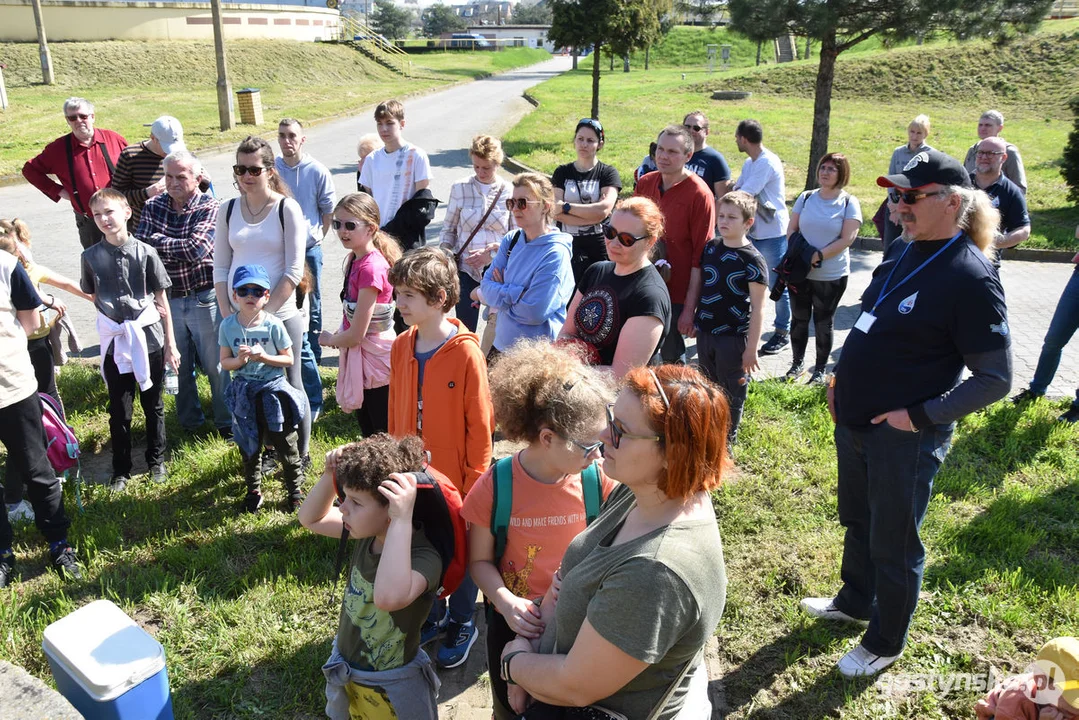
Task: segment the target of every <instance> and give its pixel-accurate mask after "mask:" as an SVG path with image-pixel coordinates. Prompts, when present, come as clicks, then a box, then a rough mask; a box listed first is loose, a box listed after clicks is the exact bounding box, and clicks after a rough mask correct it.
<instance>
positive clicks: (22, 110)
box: [0, 40, 549, 178]
mask: <svg viewBox="0 0 1079 720" xmlns="http://www.w3.org/2000/svg"><path fill="white" fill-rule="evenodd" d="M50 49H51V52H52V57H53V66H54V68H55V72H56V84H55V85H53V86H44V85H41V84H40V81H41V70H40V65H39V64H38V56H37V44H36V43H6V44H0V56H2V57H3V59H4V62H5V63H6V64H7V66H8V67H7V69H6V70H5V71H4V77H5V80H6V82H7V87H8V96H9V101H10V103H11V104H10V106H9V107H8V109H7V110H6V111H5V112H0V178H2V177H4V176H6V175H16V174H18V173H19V171H20V170H21V169H22V166H23V163H25V162H26V161H27V160H29V159H30V158H31V157H33V156H34V155H36V154H37V153H39V152H41V148H43V147H44V146H45V145H46V144H47V143H48V142H50V141H52V140H53V139H55V138H56V137H58V136H59V135H61V134H62V133H64V132H66V130H65V129H64V122H63V118H62V117H61V114H60V108H61V106H62V105H63V102H64V100H65V99H66V98H68V97H70V96H72V95H79V96H82V97H85V98H88V99H89V100H90V101H91V102H93V103H94V104H95V106H96V113H97V122H98V125H100V126H101V127H105V128H109V129H111V130H116V131H117V132H119V133H120V134H122V135H123V136H124V137H125V138H127V139H128V141H129V142H137V141H139V140H143V139H145V138H146V137H147V136H148V130H147V129H146V128H144V127H143V124H144V123H149V122H152V121H153V119H154V118H156V117H157V116H158V115H161V114H164V113H168V114H172V115H175V116H176V117H178V118H180V121H181V122H182V123H183V125H184V135H185V139H186V140H187V143H188V145H189V146H190V147H191V148H192V149H193V150H198V149H200V148H206V147H213V146H217V145H222V144H228V143H234V142H237V141H239V140H242V139H243V138H244V137H246V136H247V135H249V134H251V133H252V132H255V131H257V132H267V131H271V130H273V123H275V122H276V121H277V119H279V118H280V117H283V116H292V117H298V118H301V119H302V120H305V121H312V120H317V119H321V118H327V117H333V116H338V115H343V114H347V113H349V112H353V111H357V110H360V109H361V108H363V107H365V106H367V105H371V104H373V103H376V102H378V101H380V100H382V99H385V98H386V97H392V96H401V95H406V94H412V93H417V92H422V91H424V90H428V89H430V88H434V87H438V86H440V85H446V84H448V83H451V82H456V81H460V80H462V79H471V78H475V77H482V76H484V75H487V74H490V73H494V72H501V71H504V70H508V69H511V68H514V67H519V66H522V65H529V64H532V63H535V62H539V61H540V60H543V59H544V58H547V57H549V54H548V53H546V52H544V51H542V50H538V51H537V50H530V49H528V48H514V49H512V50H507V51H505V52H499V53H491V52H475V53H473V52H459V53H444V55H446V56H447V57H438V56H431V60H430V61H428V60H427V57H423V56H418V57H417V59H416V60H415V61H414V63H413V71H412V77H410V78H404V77H401V76H400V75H397V74H395V73H393V72H391V71H390V70H388V69H386V68H383V67H382V66H380V65H378V64H376V63H374V62H371V61H369V60H367V58H365V57H364V56H363V55H361V54H360V53H359V52H357V51H356V50H353V49H351V48H349V47H347V46H345V45H336V44H332V43H301V42H288V41H281V40H275V41H273V42H266V41H260V40H236V41H230V42H228V43H227V44H226V49H227V52H228V62H229V77H230V79H231V82H232V88H233V91H234V92H235V91H236V90H240V89H242V88H244V87H257V88H260V90H261V91H262V93H261V94H262V108H263V115H264V118H265V121H266V123H265V124H263V125H262V126H260V127H258V128H255V127H253V126H250V125H237V126H236V127H235V129H233V130H231V131H228V132H221V131H220V130H219V129H218V128H219V122H218V112H217V90H216V85H215V79H216V77H217V74H216V70H215V65H214V54H213V43H211V42H196V41H173V42H153V43H150V42H136V41H113V42H99V43H53V44H52V45H50ZM236 120H237V122H239V114H238V111H237V116H236Z"/></svg>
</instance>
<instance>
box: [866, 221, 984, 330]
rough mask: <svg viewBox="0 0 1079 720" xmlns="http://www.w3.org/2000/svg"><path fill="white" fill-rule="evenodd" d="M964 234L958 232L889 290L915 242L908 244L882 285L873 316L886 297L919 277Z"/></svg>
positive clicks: (872, 311) (872, 312) (871, 311)
mask: <svg viewBox="0 0 1079 720" xmlns="http://www.w3.org/2000/svg"><path fill="white" fill-rule="evenodd" d="M962 234H963V231H962V230H960V231H959V232H957V233H956V234H955V237H953V238H952V239H951V240H949V241H948V243H947V244H946V245H945V246H944V247H942V248H941V249H940V250H937V251H936V252H935V253H933V254H932V255H931V256H930V257H929V259H928V260H926V261H925V262H923V263H922V264H921V265H919V266H918V267H916V268H914V269H913V270H912V271H911V272H910V274H908V275H907V276H906V277H905V278H903V279H902V280H900V281H899V282H897V283H896V284H895V285H894V286H893V287H892V289H891V290H888V283H890V282H891V281H892V276H893V275H895V271H896V270H898V269H899V266H900V264H902V262H903V258H905V257H906V256H907V252H908V251H909V250H910V247H911V245H913V244H914V242H910V243H908V244H907V246H906V247H905V248H903V254H902V255H900V256H899V259H898V260H896V262H895V265H894V266H893V267H892V271H891V272H890V273H888V277H886V278H885V279H884V284H883V285H881V288H880V295H878V296H877V302H876V303H875V304H874V305H873V309H872V310H870V311H869V312H870V313H871V314H876V312H877V308H878V307H880V304H881V303H882V302H884V298H886V297H888V296H889V295H891V294H892V293H894V292H895V291H896V290H898V289H899V286H900V285H902V284H903V283H905V282H906V281H907V280H910V279H911V278H912V277H914V276H915V275H917V274H918V273H920V272H921V271H922V270H924V269H925V266H926V265H928V264H929V263H931V262H933V261H934V260H936V259H937V256H938V255H940V254H941V253H943V252H944V251H945V250H947V249H948V248H950V247H951V246H952V245H953V244H954V243H955V241H956V240H958V239H959V238H960V236H962Z"/></svg>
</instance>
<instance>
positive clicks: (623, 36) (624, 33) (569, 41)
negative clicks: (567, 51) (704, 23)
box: [547, 0, 671, 120]
mask: <svg viewBox="0 0 1079 720" xmlns="http://www.w3.org/2000/svg"><path fill="white" fill-rule="evenodd" d="M548 4H549V5H550V7H551V13H552V19H551V29H550V30H549V31H548V32H547V37H548V39H549V40H550V41H551V42H552V43H554V44H555V46H563V47H575V48H586V47H590V48H592V117H593V118H596V119H597V120H598V119H599V76H600V69H599V61H600V57H599V56H600V50H602V49H603V47H604V46H606V47H607V48H608V50H609V52H610V53H612V54H614V55H616V56H618V57H622V56H624V55H628V54H629V53H630V52H631V51H633V50H635V49H638V48H641V49H643V48H646V47H648V46H649V45H651V44H652V43H653V42H655V41H656V39H657V38H658V37H659V36H660V32H661V28H660V18H661V17H662V16H664V15H666V14H667V13H669V12H670V10H671V0H549V2H548Z"/></svg>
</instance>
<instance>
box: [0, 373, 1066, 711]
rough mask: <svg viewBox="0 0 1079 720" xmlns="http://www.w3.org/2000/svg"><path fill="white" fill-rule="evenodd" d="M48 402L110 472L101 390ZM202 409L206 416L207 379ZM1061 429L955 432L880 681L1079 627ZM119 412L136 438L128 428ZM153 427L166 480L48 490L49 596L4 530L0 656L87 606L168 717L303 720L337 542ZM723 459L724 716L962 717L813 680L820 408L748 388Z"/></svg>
mask: <svg viewBox="0 0 1079 720" xmlns="http://www.w3.org/2000/svg"><path fill="white" fill-rule="evenodd" d="M323 380H324V382H325V385H326V394H327V397H328V401H327V406H326V409H325V412H324V413H323V415H322V416H321V417H320V418H319V420H318V422H317V423H316V424H315V428H314V434H313V438H312V443H313V445H312V455H313V457H315V458H316V461H315V465H316V469H317V468H319V467H320V466H321V465H322V462H321V460H320V459H318V458H321V457H322V453H324V452H326V451H327V450H328V449H330V448H331V447H333V446H335V445H337V444H340V443H343V442H347V441H350V440H353V439H355V438H356V436H357V433H356V430H355V427H356V426H355V423H354V421H353V420H352V419H351V418H349V417H347V416H346V415H344V414H342V413H341V412H340V411H339V410H338V408H337V407H336V405H335V403H334V402H333V399H332V398H333V392H334V376H333V373H332V371H330V370H328V369H326V370H324V371H323ZM60 390H61V393H62V394H63V396H64V399H65V402H66V404H67V407H68V411H69V414H70V418H71V420H72V422H73V424H74V426H75V428H76V432H77V434H78V436H79V438H80V439H81V441H82V444H83V449H84V458H85V459H84V472H87V473H93V472H95V471H102V470H107V468H108V467H109V452H108V449H107V447H106V444H107V440H108V417H107V414H106V412H105V410H104V408H105V404H106V395H105V389H104V387H103V384H102V382H101V379H100V377H99V376H98V374H97V372H96V371H95V370H94V369H93V368H91V367H88V366H85V365H69V366H67V367H65V368H64V369H63V372H62V374H61V378H60ZM201 394H202V400H203V404H204V406H205V407H208V404H209V396H208V389H207V387H206V385H205V382H202V383H201ZM1059 412H1060V408H1059V407H1054V406H1053V405H1051V404H1050V403H1047V402H1041V403H1038V404H1036V405H1034V406H1032V407H1029V408H1027V409H1025V410H1019V409H1017V408H1015V407H1013V406H1012V405H1011V404H1007V403H1000V404H997V405H995V406H994V407H993V408H991V409H990V410H989V411H987V412H984V413H978V414H976V415H974V416H972V417H969V418H967V419H966V420H965V421H964V422H962V423H961V424H960V427H959V429H958V432H957V434H956V438H955V441H954V446H953V448H952V452H951V454H950V455H949V457H948V461H947V462H946V463H945V466H944V469H943V470H942V472H941V474H940V476H939V478H938V480H937V483H936V487H935V491H934V497H933V500H932V503H931V505H930V509H929V513H928V516H927V519H926V522H925V529H924V537H925V539H926V544H927V546H928V548H929V550H928V551H929V563H928V569H927V573H926V582H925V586H924V591H923V600H922V604H921V606H920V608H919V610H918V613H917V615H916V617H915V623H914V627H913V629H912V632H911V643H910V647H909V649H908V651H907V656H906V658H905V659H904V660H903V662H902V664H901V665H900V666H898V668H897V669H896V671H895V672H896V673H934V674H946V673H985V672H987V670H988V668H989V667H990V666H993V667H995V668H998V669H1000V668H1003V669H1018V670H1021V669H1022V668H1023V666H1024V665H1025V663H1026V661H1027V660H1029V659H1030V658H1031V657H1032V656H1033V654H1034V653H1035V652H1036V651H1037V648H1038V647H1039V645H1040V644H1041V643H1042V642H1043V641H1044V640H1046V639H1047V638H1050V637H1053V636H1055V635H1060V634H1067V633H1073V632H1074V629H1075V627H1077V626H1079V554H1077V548H1079V526H1077V524H1076V517H1077V509H1079V485H1077V480H1076V478H1079V442H1077V441H1079V435H1077V432H1076V430H1075V429H1074V428H1069V427H1065V426H1061V425H1060V424H1058V423H1056V422H1055V421H1054V418H1055V416H1056V414H1058V413H1059ZM135 413H136V417H135V432H136V442H138V441H139V436H140V435H141V433H142V428H143V422H142V416H141V413H140V410H139V409H136V410H135ZM166 420H167V424H168V431H169V437H170V447H171V458H170V461H169V470H170V477H169V480H168V481H167V482H166V483H165V484H163V485H161V486H155V485H152V484H150V483H149V482H148V481H146V480H145V479H143V478H136V481H135V482H134V483H131V484H130V485H129V487H128V490H127V491H126V492H124V493H122V494H119V495H111V494H109V493H108V492H107V491H106V490H105V489H104V488H102V487H99V486H98V487H89V488H86V489H85V490H84V493H83V499H84V502H85V505H86V514H84V515H79V514H77V512H76V511H75V507H74V501H73V497H72V495H73V492H72V488H71V487H68V488H67V489H66V494H67V505H68V507H69V508H70V509H71V514H72V518H73V520H74V525H73V527H72V530H71V538H72V540H73V541H74V542H75V543H76V545H77V546H78V548H79V552H80V556H81V558H82V559H83V561H84V563H85V565H86V577H85V579H84V580H83V581H82V582H81V583H75V584H70V585H68V584H62V583H60V582H59V581H58V580H57V579H56V577H55V575H54V574H53V573H52V572H51V571H47V570H46V569H45V563H46V560H47V555H46V552H45V549H44V546H43V544H42V543H41V542H40V540H39V539H38V537H37V535H36V531H35V530H34V529H33V527H32V526H25V525H24V526H22V527H21V528H19V529H18V530H17V532H16V545H15V552H16V553H17V554H18V556H19V567H20V568H21V572H22V578H21V580H19V581H16V582H14V583H12V585H11V586H10V587H9V588H7V589H5V590H0V659H4V660H8V661H11V662H14V663H16V664H18V665H21V666H23V667H25V668H27V669H28V670H29V671H30V672H32V673H33V674H35V675H37V676H38V677H42V678H46V679H48V677H49V669H48V666H47V664H46V662H45V659H44V656H43V654H42V651H41V637H42V632H43V630H44V628H45V627H46V626H47V625H48V624H49V623H50V622H52V621H54V620H56V619H58V618H60V617H62V616H63V615H65V614H66V613H68V612H70V611H71V610H74V609H75V608H77V607H79V606H81V605H82V604H84V603H86V602H89V601H90V600H93V599H97V598H101V597H104V598H108V599H111V600H113V601H114V602H116V603H118V604H119V605H120V606H121V607H122V608H123V609H124V610H126V611H127V612H129V613H130V614H131V615H132V616H133V617H135V618H136V619H137V620H138V621H139V622H140V624H142V625H143V626H144V627H145V628H147V629H148V630H149V631H150V632H152V633H154V634H155V635H156V637H157V638H158V640H160V641H161V642H162V644H163V645H164V646H165V650H166V653H167V656H168V668H169V675H170V680H171V683H172V690H173V697H174V702H175V706H176V716H177V718H179V719H180V720H193V719H195V718H199V719H200V720H201V719H203V718H229V719H230V720H233V719H239V718H258V717H272V718H285V717H288V718H311V719H314V718H319V717H322V715H321V710H322V705H323V702H324V701H323V697H322V675H321V673H320V672H319V669H318V668H319V666H320V664H321V663H322V662H323V661H324V659H325V658H326V656H327V654H328V652H329V646H330V641H331V638H332V635H333V633H334V632H335V628H336V624H337V614H338V611H339V604H340V595H339V594H338V596H337V597H336V598H335V601H336V602H335V603H334V604H330V603H329V602H328V598H329V596H330V589H331V580H330V576H331V574H332V558H333V554H334V548H335V545H336V543H335V542H334V541H332V540H330V539H326V538H319V537H315V536H313V535H311V534H310V533H308V532H306V531H304V530H303V529H302V528H300V527H299V525H298V524H297V523H296V520H295V518H294V517H292V516H289V515H286V514H284V513H283V512H280V511H279V510H278V508H279V507H280V504H281V503H283V502H284V499H285V498H284V491H283V489H282V486H281V484H280V482H279V481H277V480H275V479H270V480H267V481H266V483H265V486H264V487H265V492H266V493H267V501H266V505H265V508H264V510H263V511H262V512H261V513H259V514H258V515H255V516H251V515H243V514H241V513H240V512H239V508H238V504H239V501H240V499H241V497H242V495H243V483H242V480H241V476H240V473H241V466H240V457H239V453H238V451H237V450H236V449H235V447H234V446H232V445H231V444H226V443H225V442H223V441H221V440H220V439H218V438H217V437H216V436H207V437H202V438H191V437H186V436H184V435H183V434H181V433H180V432H179V427H178V426H177V424H176V419H175V414H174V412H173V400H172V399H171V398H167V399H166ZM140 454H141V453H140V452H139V451H138V450H137V449H136V452H135V456H136V462H137V463H138V462H141V457H139V456H140ZM736 460H737V462H738V465H739V473H738V474H737V475H736V476H735V477H734V478H733V479H731V480H729V481H728V483H727V484H726V485H725V486H724V487H723V488H722V489H721V490H720V491H718V492H717V493H716V508H717V511H718V515H719V518H720V525H721V529H722V533H723V539H724V543H725V546H726V555H727V563H728V577H729V580H730V585H729V589H728V596H727V610H726V613H725V615H724V619H723V622H722V623H721V625H720V628H719V636H720V638H719V639H720V642H719V645H720V648H721V652H722V661H723V665H724V668H725V674H724V676H723V678H722V682H723V685H724V689H725V697H726V701H727V708H726V711H725V712H726V713H730V714H729V715H727V717H729V718H738V719H740V718H748V717H768V718H777V719H778V718H791V717H798V718H823V717H850V718H854V717H873V718H885V717H889V718H893V717H894V718H907V719H909V720H931V719H936V718H941V719H943V718H956V717H965V716H969V712H968V709H969V707H970V705H971V703H972V702H973V700H974V697H975V693H974V692H972V691H958V690H957V691H953V692H951V693H950V694H948V695H946V696H943V697H941V696H939V694H938V695H934V694H929V693H925V692H919V691H917V690H907V691H903V690H900V691H894V690H892V691H887V692H884V691H882V690H880V689H878V688H875V687H873V685H872V684H871V683H869V682H859V683H844V682H841V681H840V679H839V678H838V677H837V676H836V675H835V674H834V673H832V672H831V665H832V663H834V662H835V660H836V659H838V657H839V656H840V655H842V654H843V653H844V652H845V651H846V650H848V649H849V648H850V647H851V645H852V644H853V643H854V641H855V638H856V634H855V633H853V632H851V631H849V630H845V629H843V628H838V627H832V626H829V625H827V624H817V623H812V622H809V621H807V620H806V619H805V618H803V617H802V616H801V615H800V614H799V613H798V611H797V603H798V600H799V599H800V598H801V597H802V596H803V595H805V594H824V593H829V592H833V591H834V590H835V589H836V588H837V587H838V582H839V559H840V556H841V548H842V528H840V526H839V524H838V522H837V520H836V499H835V454H834V449H833V447H832V440H831V424H830V420H829V419H828V416H827V412H826V410H825V408H824V402H823V391H821V390H819V389H812V388H805V387H794V386H787V385H784V384H781V383H776V382H763V383H755V384H754V385H753V387H752V390H751V392H750V396H749V402H748V406H747V413H746V417H745V420H744V423H743V426H742V432H741V433H740V435H739V446H738V448H737V453H736ZM313 481H314V475H312V476H310V477H309V478H308V480H307V482H308V483H311V482H313ZM337 592H338V593H340V592H341V588H340V586H338V588H337ZM475 651H476V652H482V650H480V649H477V650H475ZM452 672H455V673H460V672H463V670H460V669H459V670H455V671H452ZM888 677H894V675H889V676H888ZM457 681H458V682H457V683H456V684H457V685H458V686H459V685H461V684H467V683H468V682H470V681H472V679H471V678H457ZM476 681H477V682H482V680H481V679H476Z"/></svg>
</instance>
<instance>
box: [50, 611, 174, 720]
mask: <svg viewBox="0 0 1079 720" xmlns="http://www.w3.org/2000/svg"><path fill="white" fill-rule="evenodd" d="M41 644H42V647H43V648H44V650H45V657H46V658H48V660H49V667H51V668H52V675H53V678H55V679H56V687H57V688H58V689H59V690H60V693H61V694H62V695H63V696H64V697H65V698H67V699H68V701H69V702H70V703H71V704H72V705H74V706H75V709H76V710H78V711H79V712H80V713H82V714H83V716H85V717H86V720H172V698H171V697H170V695H169V678H168V674H167V673H166V671H165V649H164V648H162V647H161V643H159V642H158V641H157V640H155V639H154V638H153V637H151V636H150V635H149V634H147V633H146V632H145V631H144V630H143V629H142V628H140V627H139V626H138V625H136V624H135V622H134V621H133V620H132V619H131V618H129V617H128V616H127V615H126V614H125V613H124V611H123V610H121V609H120V608H118V607H116V606H115V605H114V604H112V603H111V602H109V601H108V600H97V601H95V602H92V603H90V604H89V605H86V606H84V607H81V608H79V609H78V610H76V611H75V612H73V613H71V614H70V615H67V616H66V617H63V618H61V619H59V620H57V621H56V622H54V623H53V624H52V625H49V626H48V627H47V628H45V637H44V640H43V641H42V643H41Z"/></svg>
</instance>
